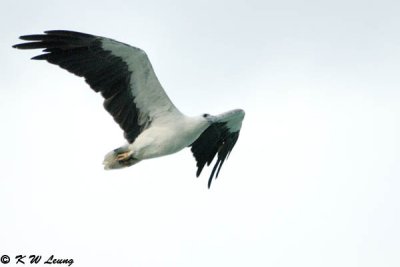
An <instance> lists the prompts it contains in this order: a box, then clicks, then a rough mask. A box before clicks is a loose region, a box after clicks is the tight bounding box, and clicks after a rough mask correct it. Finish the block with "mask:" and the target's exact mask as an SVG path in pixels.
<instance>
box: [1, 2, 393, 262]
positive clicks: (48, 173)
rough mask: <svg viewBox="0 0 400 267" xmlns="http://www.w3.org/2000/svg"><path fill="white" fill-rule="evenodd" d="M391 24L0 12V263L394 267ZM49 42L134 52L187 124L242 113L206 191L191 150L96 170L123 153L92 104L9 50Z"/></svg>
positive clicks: (262, 16) (359, 10) (47, 5)
mask: <svg viewBox="0 0 400 267" xmlns="http://www.w3.org/2000/svg"><path fill="white" fill-rule="evenodd" d="M399 13H400V4H399V3H398V1H389V0H379V1H356V0H346V1H312V0H305V1H294V0H283V1H261V0H254V1H251V0H246V1H215V0H213V1H183V0H181V1H179V0H176V1H135V0H134V1H121V0H114V1H98V0H97V1H76V0H71V1H50V0H47V1H40V0H37V1H14V0H5V1H2V4H1V11H0V29H1V35H0V58H1V61H2V64H1V65H0V73H1V79H0V121H1V122H2V127H1V139H0V147H1V148H2V153H1V154H0V160H1V166H2V171H1V175H0V176H1V179H0V209H1V213H2V216H1V219H0V255H3V254H7V255H9V256H10V257H12V258H13V257H15V256H16V255H18V254H25V255H30V254H38V255H42V256H43V257H44V258H48V257H49V256H50V255H52V254H54V256H55V257H56V258H72V259H74V264H73V265H72V266H84V267H87V266H96V267H106V266H122V267H125V266H130V267H132V266H140V267H142V266H144V267H147V266H157V267H159V266H171V267H172V266H182V267H187V266H199V267H200V266H201V267H204V266H218V267H222V266H230V267H231V266H273V267H275V266H277V267H293V266H296V267H298V266H306V267H320V266H324V267H328V266H332V267H337V266H341V267H355V266H362V267H369V266H371V267H372V266H374V267H375V266H385V267H392V266H393V267H394V266H400V257H399V251H400V228H399V225H400V194H399V191H400V180H399V179H400V164H399V162H400V141H399V136H400V105H399V103H400V90H399V89H400V75H399V70H400V35H399V28H400V17H399ZM51 29H68V30H76V31H82V32H87V33H92V34H96V35H101V36H107V37H111V38H113V39H116V40H119V41H123V42H126V43H129V44H132V45H134V46H137V47H140V48H142V49H143V50H145V51H146V52H147V54H148V56H149V57H150V60H151V61H152V64H153V67H154V69H155V71H156V74H157V75H158V77H159V79H160V81H161V83H162V84H163V86H164V88H165V89H166V91H167V93H168V95H169V96H170V97H171V99H172V100H173V101H174V103H175V104H176V105H177V107H178V108H179V109H180V110H181V111H183V112H184V113H186V114H188V115H196V114H201V113H204V112H207V113H212V114H216V113H220V112H223V111H226V110H229V109H233V108H242V109H244V110H245V111H246V117H245V120H244V123H243V128H242V131H241V135H240V138H239V140H238V142H237V144H236V147H235V148H234V150H233V152H232V154H231V156H230V158H229V159H228V161H227V162H226V163H225V164H224V166H223V168H222V170H221V173H220V176H219V178H218V179H217V180H216V181H214V182H213V185H212V188H211V190H208V189H207V178H208V173H209V170H207V171H205V172H204V173H203V175H202V176H201V177H200V178H198V179H196V178H195V172H196V167H195V161H194V159H193V157H192V155H191V153H190V151H189V150H188V149H186V150H184V151H181V152H179V153H178V154H174V155H171V156H168V157H163V158H158V159H153V160H148V161H143V162H141V163H139V164H138V165H135V166H133V167H131V168H128V169H123V170H118V171H104V170H103V166H102V160H103V157H104V155H105V154H106V153H107V152H109V151H110V150H112V149H114V148H117V147H119V146H120V145H122V144H123V143H124V142H125V140H124V139H123V135H122V131H121V130H120V128H119V127H118V125H117V124H115V123H114V121H113V119H112V118H111V116H109V114H108V113H107V112H105V111H104V110H103V107H102V99H101V97H100V96H99V95H96V94H95V93H94V92H93V91H92V90H90V89H89V87H88V86H87V85H86V84H85V83H84V81H83V79H81V78H78V77H75V76H73V75H71V74H70V73H68V72H66V71H64V70H61V69H60V68H58V67H56V66H53V65H50V64H47V63H46V62H36V61H31V60H29V58H31V57H32V56H34V55H37V54H38V53H39V51H18V50H15V49H12V48H11V45H13V44H15V43H18V42H19V41H18V39H17V37H18V36H19V35H24V34H32V33H40V32H42V31H44V30H51ZM13 264H14V263H12V264H9V266H14V265H13ZM0 265H1V264H0Z"/></svg>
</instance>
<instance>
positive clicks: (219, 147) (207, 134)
mask: <svg viewBox="0 0 400 267" xmlns="http://www.w3.org/2000/svg"><path fill="white" fill-rule="evenodd" d="M243 118H244V111H243V110H241V109H235V110H232V111H229V112H226V113H223V114H221V115H218V116H213V117H212V118H211V119H210V120H211V121H212V123H211V125H210V126H209V127H208V128H207V129H206V130H205V131H204V132H203V133H202V134H201V135H200V137H199V138H197V140H196V141H195V142H194V143H193V144H192V145H191V150H192V153H193V156H194V157H195V159H196V161H197V172H196V176H197V177H199V175H200V173H201V171H202V170H203V168H204V166H205V165H206V164H207V166H209V165H210V164H211V162H212V161H213V159H214V157H215V155H216V154H217V153H218V158H217V162H216V163H215V165H214V167H213V169H212V172H211V175H210V178H209V179H208V188H210V186H211V182H212V179H213V177H214V175H215V178H217V177H218V174H219V171H220V170H221V167H222V164H224V161H225V159H227V157H228V156H229V153H230V152H231V151H232V149H233V147H234V146H235V144H236V141H237V140H238V138H239V132H240V128H241V126H242V121H243Z"/></svg>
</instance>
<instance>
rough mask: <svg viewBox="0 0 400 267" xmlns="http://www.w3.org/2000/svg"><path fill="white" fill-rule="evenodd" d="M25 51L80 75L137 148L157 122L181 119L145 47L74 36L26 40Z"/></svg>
mask: <svg viewBox="0 0 400 267" xmlns="http://www.w3.org/2000/svg"><path fill="white" fill-rule="evenodd" d="M20 39H22V40H26V41H29V42H26V43H22V44H17V45H14V46H13V47H14V48H19V49H37V48H40V49H44V50H43V52H44V54H41V55H38V56H36V57H33V58H32V59H36V60H47V61H48V62H49V63H52V64H55V65H58V66H60V67H61V68H63V69H66V70H68V71H69V72H72V73H73V74H76V75H78V76H81V77H84V78H85V81H86V82H87V83H88V84H89V85H90V87H91V88H92V89H93V90H94V91H96V92H100V93H101V95H102V96H103V97H104V98H105V100H104V108H105V109H106V110H107V111H108V112H109V113H110V114H111V115H112V116H113V118H114V120H115V121H116V122H117V123H118V124H119V126H120V127H121V128H122V129H123V131H124V136H125V138H126V139H127V140H128V142H129V143H132V142H133V141H134V140H135V138H136V137H137V136H138V135H139V134H140V132H141V131H143V130H144V129H146V128H147V127H149V125H150V124H151V123H152V122H154V121H156V120H157V118H159V117H162V116H168V115H170V114H175V115H176V114H180V112H179V111H178V110H177V109H176V107H175V106H174V105H173V103H172V102H171V100H170V99H169V98H168V96H167V94H166V93H165V91H164V90H163V88H162V87H161V84H160V82H159V81H158V79H157V77H156V75H155V73H154V70H153V68H152V66H151V63H150V61H149V59H148V57H147V55H146V54H145V52H144V51H142V50H141V49H139V48H136V47H132V46H129V45H127V44H124V43H120V42H118V41H115V40H112V39H109V38H105V37H100V36H95V35H90V34H85V33H79V32H72V31H46V32H45V34H36V35H25V36H21V37H20Z"/></svg>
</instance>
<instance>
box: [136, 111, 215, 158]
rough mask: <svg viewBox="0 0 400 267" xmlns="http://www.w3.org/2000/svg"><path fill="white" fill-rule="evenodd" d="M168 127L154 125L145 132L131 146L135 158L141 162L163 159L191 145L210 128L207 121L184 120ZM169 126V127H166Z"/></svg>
mask: <svg viewBox="0 0 400 267" xmlns="http://www.w3.org/2000/svg"><path fill="white" fill-rule="evenodd" d="M172 125H173V126H174V127H173V128H172V127H171V124H168V125H163V124H159V125H153V126H152V127H150V128H149V129H147V130H145V131H143V132H142V133H141V134H140V135H139V136H138V137H137V138H136V140H135V142H133V144H131V145H129V149H130V150H131V151H133V157H134V158H136V159H139V160H142V159H149V158H155V157H161V156H165V155H169V154H172V153H175V152H178V151H180V150H182V149H183V148H185V147H187V146H189V145H191V144H192V143H193V142H194V141H195V140H196V139H197V138H198V137H199V136H200V134H201V133H202V132H203V131H204V130H205V129H206V128H207V127H208V125H209V124H208V122H207V121H205V120H193V119H192V120H187V119H186V120H183V121H181V122H179V123H176V122H175V123H174V124H172ZM166 126H167V127H166Z"/></svg>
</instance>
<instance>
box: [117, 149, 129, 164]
mask: <svg viewBox="0 0 400 267" xmlns="http://www.w3.org/2000/svg"><path fill="white" fill-rule="evenodd" d="M132 154H133V153H132V151H127V152H123V153H120V154H118V155H117V157H116V159H117V160H118V161H119V162H122V161H126V160H129V158H130V157H131V156H132Z"/></svg>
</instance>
